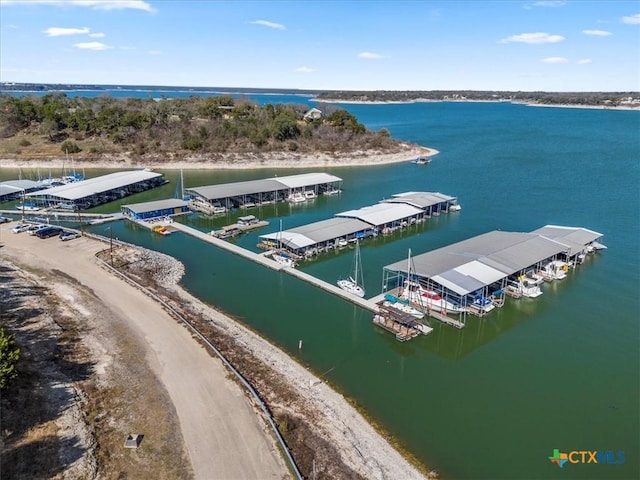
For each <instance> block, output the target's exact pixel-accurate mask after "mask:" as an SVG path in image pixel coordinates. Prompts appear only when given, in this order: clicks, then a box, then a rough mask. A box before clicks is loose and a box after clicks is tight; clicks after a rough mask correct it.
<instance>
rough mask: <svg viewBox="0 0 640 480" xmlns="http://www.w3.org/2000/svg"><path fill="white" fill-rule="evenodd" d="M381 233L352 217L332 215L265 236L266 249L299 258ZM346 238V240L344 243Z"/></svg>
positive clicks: (262, 244) (263, 240)
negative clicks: (276, 250)
mask: <svg viewBox="0 0 640 480" xmlns="http://www.w3.org/2000/svg"><path fill="white" fill-rule="evenodd" d="M374 235H377V233H376V231H375V229H374V228H373V227H372V226H371V225H370V224H368V223H366V222H363V221H361V220H355V219H351V218H339V217H338V218H330V219H328V220H321V221H319V222H314V223H309V224H307V225H302V226H300V227H296V228H292V229H291V230H284V231H279V232H274V233H268V234H266V235H261V236H260V238H261V240H262V241H261V244H260V246H261V247H262V248H265V249H274V248H277V249H285V250H287V251H288V252H289V253H291V254H293V255H294V256H296V257H298V258H302V257H310V256H313V255H317V254H319V253H321V252H325V251H329V250H333V249H334V248H338V247H339V246H341V244H343V245H347V243H348V241H349V240H354V239H360V238H366V237H370V236H374ZM341 240H342V242H341Z"/></svg>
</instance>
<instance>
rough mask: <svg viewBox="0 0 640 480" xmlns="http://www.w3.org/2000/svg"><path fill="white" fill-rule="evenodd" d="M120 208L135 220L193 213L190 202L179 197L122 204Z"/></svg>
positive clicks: (126, 215)
mask: <svg viewBox="0 0 640 480" xmlns="http://www.w3.org/2000/svg"><path fill="white" fill-rule="evenodd" d="M120 210H121V211H122V213H123V214H124V216H125V217H127V218H131V219H133V220H152V219H155V218H162V217H172V216H175V215H184V214H187V213H191V210H190V209H189V204H188V202H187V201H186V200H180V199H178V198H169V199H166V200H157V201H155V202H145V203H134V204H131V205H122V207H120Z"/></svg>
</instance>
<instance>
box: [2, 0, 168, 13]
mask: <svg viewBox="0 0 640 480" xmlns="http://www.w3.org/2000/svg"><path fill="white" fill-rule="evenodd" d="M0 4H2V5H52V6H55V7H69V6H74V7H88V8H92V9H94V10H126V9H132V10H142V11H145V12H149V13H155V12H156V9H155V8H153V7H152V6H151V4H149V3H147V2H145V1H143V0H64V1H63V0H0Z"/></svg>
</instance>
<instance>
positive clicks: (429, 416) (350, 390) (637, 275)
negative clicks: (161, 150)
mask: <svg viewBox="0 0 640 480" xmlns="http://www.w3.org/2000/svg"><path fill="white" fill-rule="evenodd" d="M255 98H256V99H257V100H259V101H260V102H261V103H265V102H270V103H280V102H283V101H286V102H291V101H295V102H296V103H308V104H309V105H313V104H314V103H313V101H312V100H311V99H309V98H306V97H300V96H264V95H259V96H255ZM342 107H343V108H346V109H347V110H349V111H351V112H352V113H354V114H355V115H356V116H357V117H358V119H359V120H360V121H362V122H363V123H364V124H365V125H367V127H369V128H371V129H376V130H377V129H380V128H387V129H388V130H389V131H390V132H391V135H392V136H393V137H396V138H401V139H404V140H407V141H411V142H416V143H419V144H421V145H425V146H429V147H433V148H436V149H438V150H440V151H441V154H439V155H437V156H436V157H434V159H433V161H432V163H431V164H429V165H414V164H410V163H402V164H394V165H387V166H375V167H358V168H351V167H343V168H331V169H330V170H328V172H329V173H332V174H335V175H338V176H340V177H342V178H343V179H344V189H343V193H342V194H341V195H340V196H334V197H327V198H318V199H316V200H315V201H314V202H313V203H311V204H306V205H302V206H290V205H278V206H270V207H268V208H262V209H258V210H255V212H251V213H254V214H256V215H257V216H260V217H261V218H265V219H267V220H269V221H270V222H271V224H270V225H269V226H268V227H266V228H264V229H261V230H259V231H256V232H253V233H251V234H248V235H245V236H243V237H241V238H240V239H238V243H239V244H240V245H242V246H245V247H246V248H249V249H252V250H256V251H257V249H256V247H255V245H256V244H257V243H258V237H259V235H260V234H263V233H267V232H273V231H276V230H277V229H278V225H279V220H282V222H283V227H284V228H285V229H286V228H292V227H294V226H297V225H301V224H305V223H309V222H313V221H318V220H322V219H326V218H330V217H331V216H332V215H333V214H335V213H337V212H341V211H345V210H349V209H352V208H359V207H362V206H366V205H370V204H373V203H376V202H377V201H379V200H380V199H382V198H383V197H388V196H390V195H392V194H394V193H399V192H402V191H409V190H418V191H439V192H442V193H445V194H449V195H453V196H457V197H458V199H459V202H460V204H461V205H462V211H461V212H458V213H455V214H450V215H443V216H441V217H438V218H433V219H431V220H429V221H428V222H426V223H425V224H423V225H420V226H417V227H412V229H408V230H405V231H403V232H400V233H398V234H396V235H393V236H389V237H385V238H377V239H374V240H367V241H365V242H363V243H362V245H361V256H362V261H363V269H364V276H365V285H366V287H367V291H368V295H373V294H376V293H379V292H380V290H381V287H382V267H383V266H384V265H387V264H390V263H393V262H395V261H397V260H400V259H402V258H406V255H407V250H408V249H409V248H411V250H412V251H413V253H414V255H417V254H420V253H423V252H426V251H430V250H433V249H436V248H439V247H442V246H444V245H448V244H450V243H454V242H458V241H461V240H464V239H467V238H469V237H472V236H475V235H479V234H481V233H485V232H487V231H491V230H508V231H522V232H529V231H531V230H534V229H536V228H538V227H541V226H543V225H547V224H558V225H568V226H581V227H586V228H589V229H592V230H595V231H598V232H601V233H603V234H604V235H605V236H604V238H603V243H605V244H606V245H607V246H608V247H609V248H608V250H606V251H604V252H602V253H600V254H598V255H595V256H592V257H589V259H588V261H587V262H585V264H583V265H582V266H581V267H580V268H578V269H577V270H575V271H571V272H569V276H568V278H567V279H565V280H563V281H562V282H555V283H553V284H545V285H544V286H543V291H544V295H542V296H541V297H539V298H537V299H521V300H514V299H511V298H508V299H507V303H506V305H505V307H504V308H502V309H499V310H498V311H496V310H494V311H493V312H491V313H490V314H489V315H487V316H486V317H484V318H483V319H478V318H475V317H469V318H468V320H467V327H466V328H464V329H463V330H456V329H454V328H452V327H447V326H444V325H441V324H438V322H437V321H435V320H433V321H432V324H433V325H434V326H435V331H434V332H433V333H432V334H431V335H429V336H427V337H418V338H416V339H414V340H412V341H410V342H407V343H402V344H401V343H399V342H397V341H396V340H395V339H394V338H393V336H391V335H390V334H388V333H387V332H385V331H382V330H379V329H377V328H376V327H374V326H373V325H372V323H371V314H370V313H369V312H367V311H364V310H362V309H359V308H357V307H354V306H353V305H352V304H350V303H347V302H345V301H343V300H340V299H338V298H334V297H332V296H330V295H328V294H326V293H324V292H323V291H321V290H319V289H316V288H314V287H312V286H310V285H307V284H305V283H302V282H300V281H298V280H296V279H295V278H292V277H290V276H288V275H286V274H282V273H277V272H273V271H270V270H268V269H265V268H261V267H259V266H257V265H255V264H253V263H251V262H248V261H245V260H243V259H241V258H239V257H236V256H234V255H231V254H229V253H226V252H222V251H220V250H218V249H215V248H213V247H211V246H209V245H205V244H203V243H202V242H199V241H197V240H195V239H192V238H189V237H186V236H183V235H182V234H174V235H170V236H167V237H161V236H157V235H152V234H151V233H150V232H149V231H148V230H142V229H140V228H137V227H135V226H132V225H129V224H125V223H117V224H113V234H114V236H117V237H118V238H120V239H123V240H127V241H131V242H133V243H136V244H139V245H143V246H145V247H149V248H153V249H156V250H159V251H162V252H165V253H168V254H170V255H173V256H175V257H177V258H179V259H180V260H181V261H183V262H184V264H185V266H186V275H185V277H184V279H183V282H182V283H183V285H184V286H185V287H186V288H187V289H188V290H189V291H191V292H192V293H193V294H195V295H196V296H197V297H199V298H201V299H203V300H205V301H207V302H209V303H211V304H214V305H216V306H218V307H220V308H221V309H222V310H224V311H226V312H228V313H229V314H231V315H233V316H235V317H237V318H238V319H239V320H240V321H242V322H244V323H246V324H247V325H249V326H250V327H251V328H253V329H255V330H256V331H258V332H260V333H261V334H262V335H264V336H265V337H267V338H269V339H270V340H272V341H273V342H274V343H276V344H278V345H279V346H281V347H282V348H283V349H285V350H286V351H288V352H289V353H290V354H291V355H292V356H293V357H295V358H298V359H299V361H300V362H302V363H303V364H305V365H307V366H309V367H310V368H311V369H313V370H314V371H315V372H317V373H318V374H321V375H323V376H324V378H326V379H327V381H329V382H331V383H332V384H333V385H334V386H335V387H336V388H337V389H338V390H340V391H341V392H343V393H344V394H345V395H346V396H349V397H351V398H352V399H353V400H354V401H355V402H356V403H357V404H358V405H359V406H360V407H361V408H362V409H363V410H364V411H365V412H366V413H367V414H368V415H369V416H370V417H371V418H372V419H374V420H375V421H376V422H378V423H379V424H380V425H382V426H383V427H384V428H385V429H387V430H388V431H389V432H391V434H392V435H393V436H394V437H395V438H396V439H397V440H398V441H399V442H400V443H401V444H402V445H403V446H404V447H405V448H406V449H407V450H409V451H410V452H411V453H413V454H414V455H415V456H416V457H417V458H419V459H420V460H421V461H423V462H425V463H426V464H427V465H429V467H430V468H433V469H436V470H437V471H439V472H440V473H441V475H442V476H443V477H444V478H450V479H538V478H545V479H546V478H559V479H592V478H601V479H623V478H624V479H626V478H629V479H631V478H638V477H640V467H639V465H638V462H639V460H638V452H639V451H640V441H639V425H640V418H639V411H640V404H639V403H640V402H639V390H640V385H639V378H640V355H639V341H640V329H639V321H640V302H639V299H638V293H639V291H640V289H639V287H640V268H639V265H640V262H639V260H640V255H639V253H640V251H639V248H638V235H639V234H640V175H639V173H640V172H639V169H640V162H639V160H640V133H639V132H640V112H630V111H610V110H589V109H566V108H537V107H527V106H524V105H512V104H508V103H415V104H389V105H342ZM307 171H324V170H322V169H307V170H286V171H283V170H274V169H258V170H251V171H185V172H184V184H185V186H187V187H193V186H201V185H207V184H212V183H224V182H231V181H239V180H248V179H256V178H265V177H270V176H273V175H276V174H277V175H280V176H281V175H286V174H295V173H303V172H307ZM28 173H29V172H25V171H24V170H23V175H25V174H28ZM86 173H87V176H95V175H97V174H98V173H100V172H98V171H95V172H93V171H92V172H89V171H87V172H86ZM165 173H166V175H167V178H169V179H170V180H171V184H169V185H167V186H165V187H162V188H161V189H157V190H155V191H153V192H145V193H144V194H139V195H137V196H135V197H129V198H128V199H126V202H124V203H135V202H140V201H147V200H150V199H155V198H168V197H173V196H174V192H175V185H176V181H177V180H178V175H179V174H178V172H175V171H167V172H165ZM0 174H1V175H2V177H3V178H2V179H7V178H16V176H17V175H16V172H15V171H10V170H6V169H4V170H2V171H0ZM102 209H103V210H107V211H113V210H115V209H116V206H115V205H114V204H110V205H108V206H105V207H102ZM235 216H237V214H236V215H235ZM235 216H231V217H228V218H224V217H223V218H220V219H216V220H211V219H204V218H198V217H196V216H192V217H189V218H188V219H186V220H185V221H186V222H187V223H189V224H191V225H193V226H195V227H197V228H200V229H202V230H203V231H208V230H211V229H212V228H214V227H218V226H220V225H223V224H227V223H231V220H232V219H233V218H235ZM92 229H93V230H94V231H96V232H97V233H103V234H105V235H107V234H108V232H106V229H105V227H104V226H100V227H92ZM351 262H352V251H350V250H346V251H344V252H341V253H331V254H327V255H324V256H321V257H319V258H317V259H315V260H314V261H312V262H308V263H305V264H303V265H302V266H301V268H302V269H303V270H305V271H307V272H309V273H311V274H313V275H315V276H318V277H320V278H323V279H325V280H327V281H329V282H335V280H336V279H337V277H338V276H340V275H344V274H346V273H348V271H349V269H350V266H351ZM299 340H302V341H303V345H304V347H303V349H302V350H301V351H299V350H298V342H299ZM553 449H559V450H560V452H567V453H568V452H571V451H573V450H577V451H586V450H588V451H596V450H597V451H599V452H603V451H604V452H606V451H612V452H619V451H624V454H625V460H626V461H625V462H624V463H620V464H603V463H602V462H601V463H599V464H593V463H587V464H581V463H578V464H572V463H568V464H566V465H564V467H563V468H562V469H560V468H558V466H557V465H555V464H553V463H551V462H550V461H549V457H550V456H551V455H552V454H553Z"/></svg>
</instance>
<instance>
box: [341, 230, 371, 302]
mask: <svg viewBox="0 0 640 480" xmlns="http://www.w3.org/2000/svg"><path fill="white" fill-rule="evenodd" d="M337 283H338V286H339V287H340V288H341V289H342V290H344V291H345V292H349V293H351V294H353V295H355V296H357V297H360V298H364V295H365V291H364V286H363V283H364V282H363V281H362V264H361V260H360V243H358V242H357V243H356V251H355V253H354V256H353V275H350V276H349V277H347V278H342V279H339V280H338V282H337Z"/></svg>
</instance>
